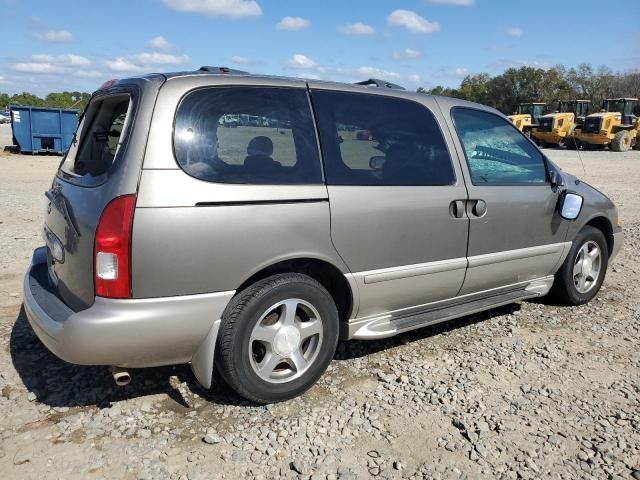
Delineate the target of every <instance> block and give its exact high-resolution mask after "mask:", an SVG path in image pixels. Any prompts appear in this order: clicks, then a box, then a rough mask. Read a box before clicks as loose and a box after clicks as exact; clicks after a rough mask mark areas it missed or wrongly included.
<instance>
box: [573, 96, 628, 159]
mask: <svg viewBox="0 0 640 480" xmlns="http://www.w3.org/2000/svg"><path fill="white" fill-rule="evenodd" d="M639 135H640V102H639V101H638V99H637V98H608V99H607V100H605V101H604V103H603V104H602V111H600V112H598V113H592V114H591V115H589V116H588V117H587V118H586V119H585V121H584V125H583V126H582V128H576V130H575V137H576V139H577V140H578V141H579V142H580V144H582V148H584V149H585V150H590V149H593V148H596V147H604V146H606V145H608V146H609V147H610V148H611V150H613V151H614V152H626V151H627V150H629V149H631V148H633V146H634V145H635V146H637V147H640V139H639V138H638V136H639Z"/></svg>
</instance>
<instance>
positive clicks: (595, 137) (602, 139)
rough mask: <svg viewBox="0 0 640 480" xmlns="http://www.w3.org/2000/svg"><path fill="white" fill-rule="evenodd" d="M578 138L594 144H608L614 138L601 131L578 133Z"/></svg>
mask: <svg viewBox="0 0 640 480" xmlns="http://www.w3.org/2000/svg"><path fill="white" fill-rule="evenodd" d="M576 138H577V139H578V140H580V141H581V142H584V143H589V144H592V145H606V144H608V143H611V140H612V138H610V137H609V136H608V135H606V134H601V133H577V134H576Z"/></svg>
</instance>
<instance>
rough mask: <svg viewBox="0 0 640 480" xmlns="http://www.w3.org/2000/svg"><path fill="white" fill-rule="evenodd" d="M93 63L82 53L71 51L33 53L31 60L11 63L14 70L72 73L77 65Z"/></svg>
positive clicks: (83, 65)
mask: <svg viewBox="0 0 640 480" xmlns="http://www.w3.org/2000/svg"><path fill="white" fill-rule="evenodd" d="M89 65H91V60H89V59H88V58H86V57H83V56H81V55H74V54H72V53H69V54H67V55H59V56H53V55H47V54H35V55H31V57H30V59H29V60H24V61H20V62H16V63H14V64H12V65H10V68H11V69H12V70H15V71H17V72H25V73H40V74H63V73H72V72H73V71H74V69H75V67H86V66H89Z"/></svg>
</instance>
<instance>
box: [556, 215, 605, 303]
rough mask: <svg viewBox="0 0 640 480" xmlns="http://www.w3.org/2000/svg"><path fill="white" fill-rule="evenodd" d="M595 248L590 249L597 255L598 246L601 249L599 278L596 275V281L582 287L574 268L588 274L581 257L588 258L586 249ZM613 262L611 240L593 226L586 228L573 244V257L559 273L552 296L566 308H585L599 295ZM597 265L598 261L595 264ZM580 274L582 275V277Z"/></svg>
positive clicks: (593, 279) (568, 258) (593, 275)
mask: <svg viewBox="0 0 640 480" xmlns="http://www.w3.org/2000/svg"><path fill="white" fill-rule="evenodd" d="M585 246H586V248H587V250H589V248H590V247H591V248H593V249H592V250H589V251H590V252H593V251H594V250H595V247H596V246H597V248H598V249H599V268H598V271H597V275H596V274H593V271H592V272H591V273H592V276H591V278H592V281H587V282H585V284H584V288H583V289H580V288H579V280H578V279H576V277H575V273H576V271H575V270H574V269H577V270H579V271H580V272H583V271H586V270H587V269H585V267H584V264H583V263H580V265H578V263H579V262H581V260H580V259H581V258H584V248H585ZM608 263H609V250H608V247H607V241H606V239H605V237H604V234H603V233H602V231H601V230H598V229H597V228H595V227H592V226H590V225H587V226H585V227H584V228H583V229H582V230H580V231H579V232H578V234H577V235H576V238H575V239H574V240H573V245H572V246H571V249H570V250H569V254H568V255H567V258H566V259H565V261H564V263H563V264H562V267H560V270H558V272H556V275H555V281H554V282H553V287H552V289H551V294H552V295H553V296H554V297H555V298H556V299H557V300H559V301H560V302H562V303H564V304H566V305H583V304H585V303H587V302H589V301H591V299H593V297H595V296H596V295H597V294H598V291H599V290H600V287H601V286H602V282H603V280H604V277H605V274H606V272H607V265H608ZM593 264H595V262H593ZM579 275H580V274H579Z"/></svg>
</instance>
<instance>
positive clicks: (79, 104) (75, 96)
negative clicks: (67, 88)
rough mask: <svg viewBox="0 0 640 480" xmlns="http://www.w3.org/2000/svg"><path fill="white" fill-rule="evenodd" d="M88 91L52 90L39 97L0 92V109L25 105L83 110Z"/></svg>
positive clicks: (24, 93)
mask: <svg viewBox="0 0 640 480" xmlns="http://www.w3.org/2000/svg"><path fill="white" fill-rule="evenodd" d="M90 98H91V94H90V93H86V92H53V93H50V94H48V95H47V96H46V97H44V98H41V97H38V96H37V95H34V94H32V93H28V92H22V93H18V94H15V95H8V94H6V93H0V110H5V109H7V110H8V109H9V105H25V106H30V107H50V108H77V109H78V110H80V111H84V109H85V108H86V106H87V104H88V103H89V99H90Z"/></svg>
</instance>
